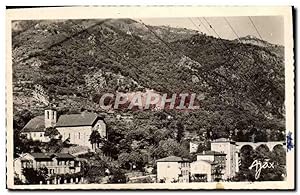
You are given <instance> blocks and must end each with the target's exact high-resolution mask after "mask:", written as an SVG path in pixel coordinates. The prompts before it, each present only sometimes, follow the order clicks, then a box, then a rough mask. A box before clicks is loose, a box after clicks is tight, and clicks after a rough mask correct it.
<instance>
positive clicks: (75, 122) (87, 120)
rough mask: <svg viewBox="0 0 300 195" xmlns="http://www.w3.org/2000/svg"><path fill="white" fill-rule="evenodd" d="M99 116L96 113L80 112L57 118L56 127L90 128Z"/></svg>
mask: <svg viewBox="0 0 300 195" xmlns="http://www.w3.org/2000/svg"><path fill="white" fill-rule="evenodd" d="M97 118H99V116H98V115H97V114H96V113H91V112H82V113H80V114H66V115H62V116H60V117H59V119H58V121H57V123H56V127H74V126H92V125H93V124H94V123H95V121H96V119H97Z"/></svg>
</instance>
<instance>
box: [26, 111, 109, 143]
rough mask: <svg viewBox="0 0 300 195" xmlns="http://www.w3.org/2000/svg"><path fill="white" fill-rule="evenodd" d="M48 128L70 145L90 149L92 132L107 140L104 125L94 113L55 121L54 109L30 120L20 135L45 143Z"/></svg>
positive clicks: (69, 115)
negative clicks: (96, 132) (57, 133)
mask: <svg viewBox="0 0 300 195" xmlns="http://www.w3.org/2000/svg"><path fill="white" fill-rule="evenodd" d="M48 127H55V128H56V129H57V130H58V131H59V133H60V135H61V136H62V140H63V141H64V140H66V139H68V140H69V142H70V143H71V144H76V145H80V146H88V147H89V148H92V144H91V143H90V141H89V139H90V135H91V133H92V131H98V132H99V134H100V136H101V138H104V139H106V138H107V135H106V124H105V122H104V120H103V118H101V117H99V116H98V115H97V114H96V113H91V112H82V113H80V114H66V115H61V116H60V117H59V118H58V119H57V112H56V110H54V109H47V110H45V115H44V116H37V117H35V118H33V119H31V120H30V121H29V122H28V123H27V124H26V125H25V127H24V128H23V129H22V134H25V135H26V136H27V138H28V139H33V140H39V141H41V142H47V141H49V137H47V136H45V135H44V133H45V130H46V128H48Z"/></svg>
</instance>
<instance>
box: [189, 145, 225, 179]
mask: <svg viewBox="0 0 300 195" xmlns="http://www.w3.org/2000/svg"><path fill="white" fill-rule="evenodd" d="M225 156H226V154H224V153H220V152H215V151H203V152H202V153H199V154H197V160H196V161H194V162H192V163H191V179H192V181H193V182H205V181H207V182H212V181H215V179H216V178H220V179H224V173H225Z"/></svg>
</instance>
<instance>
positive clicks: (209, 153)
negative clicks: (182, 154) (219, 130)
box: [197, 151, 226, 156]
mask: <svg viewBox="0 0 300 195" xmlns="http://www.w3.org/2000/svg"><path fill="white" fill-rule="evenodd" d="M197 155H215V156H221V155H224V156H225V155H226V154H225V153H221V152H217V151H203V152H200V153H197Z"/></svg>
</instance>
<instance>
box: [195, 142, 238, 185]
mask: <svg viewBox="0 0 300 195" xmlns="http://www.w3.org/2000/svg"><path fill="white" fill-rule="evenodd" d="M199 144H200V143H196V142H192V141H191V142H190V153H195V151H197V148H198V146H199ZM211 151H215V152H219V153H222V154H225V155H226V158H225V172H224V176H223V179H224V180H226V179H230V178H232V177H234V176H235V175H236V173H237V172H238V171H239V163H238V162H239V150H238V148H237V144H236V142H235V141H233V140H229V139H227V138H219V139H216V140H212V141H211Z"/></svg>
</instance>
